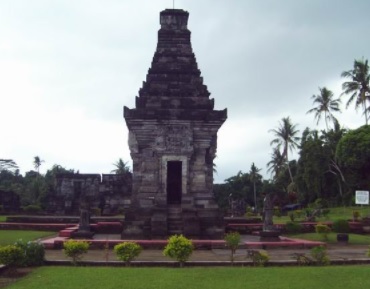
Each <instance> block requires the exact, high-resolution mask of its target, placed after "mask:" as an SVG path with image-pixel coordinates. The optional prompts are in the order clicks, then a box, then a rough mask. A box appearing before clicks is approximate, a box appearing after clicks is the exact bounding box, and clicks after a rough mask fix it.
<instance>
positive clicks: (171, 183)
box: [167, 161, 182, 205]
mask: <svg viewBox="0 0 370 289" xmlns="http://www.w3.org/2000/svg"><path fill="white" fill-rule="evenodd" d="M181 195H182V162H181V161H169V162H167V204H169V205H172V204H181Z"/></svg>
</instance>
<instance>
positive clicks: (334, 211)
mask: <svg viewBox="0 0 370 289" xmlns="http://www.w3.org/2000/svg"><path fill="white" fill-rule="evenodd" d="M303 210H304V209H303ZM329 210H330V212H329V214H328V216H327V217H319V218H318V217H316V221H321V222H324V221H335V220H339V219H345V220H352V219H353V215H352V214H353V211H358V212H359V213H360V218H361V217H367V216H370V206H352V207H335V208H329ZM296 221H304V219H303V218H299V219H296ZM286 222H290V217H289V216H281V217H274V223H278V224H285V223H286Z"/></svg>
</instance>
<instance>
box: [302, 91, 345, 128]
mask: <svg viewBox="0 0 370 289" xmlns="http://www.w3.org/2000/svg"><path fill="white" fill-rule="evenodd" d="M319 90H320V94H318V95H313V96H312V99H313V103H314V104H317V106H316V107H314V108H312V109H310V110H309V111H307V113H311V112H314V113H315V118H316V119H317V124H319V122H320V120H321V115H322V114H324V118H325V124H326V130H328V121H334V120H335V117H334V115H333V113H332V111H335V112H338V111H339V112H340V108H339V104H340V99H339V98H336V99H333V97H334V94H333V92H332V91H331V90H329V89H327V88H326V87H323V88H320V87H319Z"/></svg>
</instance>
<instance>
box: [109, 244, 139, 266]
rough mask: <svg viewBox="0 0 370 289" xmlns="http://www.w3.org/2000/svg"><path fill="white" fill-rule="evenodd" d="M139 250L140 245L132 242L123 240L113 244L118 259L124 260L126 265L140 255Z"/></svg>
mask: <svg viewBox="0 0 370 289" xmlns="http://www.w3.org/2000/svg"><path fill="white" fill-rule="evenodd" d="M141 251H142V247H141V246H140V245H138V244H136V243H134V242H123V243H120V244H117V245H116V246H114V252H115V253H116V255H117V258H118V260H120V261H123V262H125V263H126V265H127V266H129V265H130V262H131V261H132V260H134V259H135V258H136V257H137V256H139V255H140V253H141Z"/></svg>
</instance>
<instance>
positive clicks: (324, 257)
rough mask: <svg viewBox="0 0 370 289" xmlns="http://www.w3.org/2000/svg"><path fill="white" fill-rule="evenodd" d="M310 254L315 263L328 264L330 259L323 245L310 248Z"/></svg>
mask: <svg viewBox="0 0 370 289" xmlns="http://www.w3.org/2000/svg"><path fill="white" fill-rule="evenodd" d="M311 256H312V259H313V260H314V261H315V262H316V265H319V266H323V265H329V264H330V259H329V256H328V253H327V251H326V248H325V247H324V246H317V247H313V248H312V249H311Z"/></svg>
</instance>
